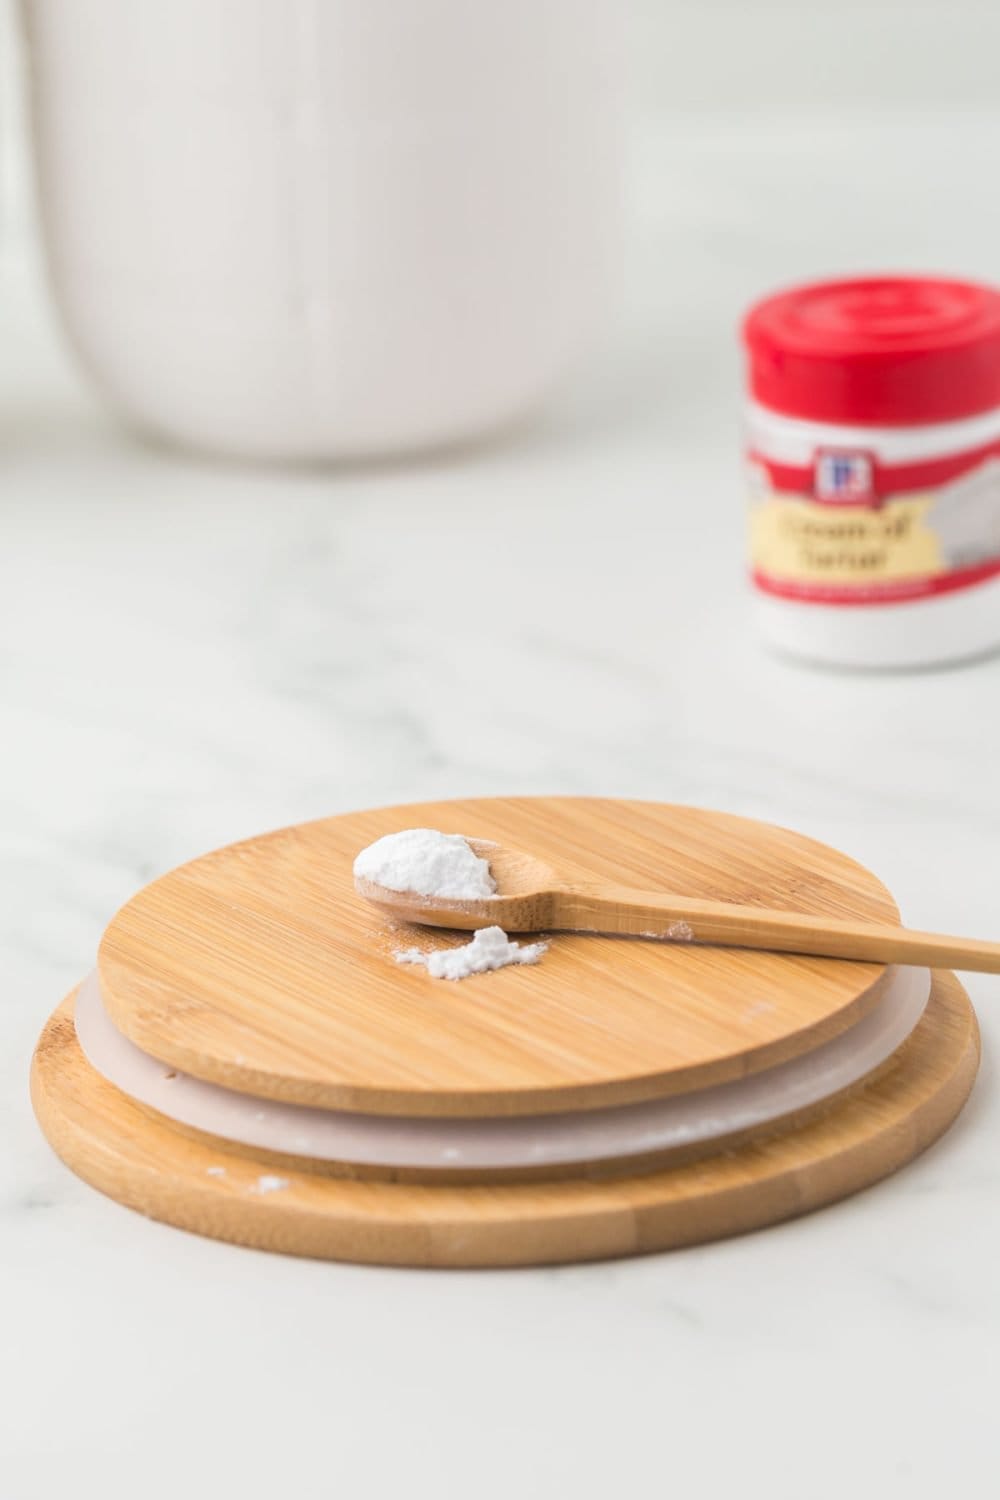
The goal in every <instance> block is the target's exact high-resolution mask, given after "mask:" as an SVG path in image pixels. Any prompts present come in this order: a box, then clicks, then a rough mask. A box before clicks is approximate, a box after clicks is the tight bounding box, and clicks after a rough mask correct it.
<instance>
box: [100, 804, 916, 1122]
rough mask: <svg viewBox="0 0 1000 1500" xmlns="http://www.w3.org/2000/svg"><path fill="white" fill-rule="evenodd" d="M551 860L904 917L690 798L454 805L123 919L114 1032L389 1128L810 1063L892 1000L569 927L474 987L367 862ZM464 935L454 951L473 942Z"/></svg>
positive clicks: (739, 956)
mask: <svg viewBox="0 0 1000 1500" xmlns="http://www.w3.org/2000/svg"><path fill="white" fill-rule="evenodd" d="M421 825H422V826H427V827H435V828H440V829H442V830H443V831H445V832H457V833H464V834H466V835H472V836H475V837H478V838H482V839H488V840H493V841H495V842H497V843H501V844H509V845H510V846H512V847H515V848H520V849H524V850H531V851H532V852H533V853H534V854H536V855H537V856H539V857H540V858H542V859H544V860H545V861H546V863H548V864H549V865H550V866H552V868H553V869H554V870H555V871H556V872H557V873H558V874H559V875H560V876H561V877H565V878H566V879H567V880H569V881H571V882H572V883H574V884H575V885H576V886H578V887H583V886H585V885H586V884H587V882H588V881H590V882H592V883H594V882H596V883H600V884H605V883H612V884H615V885H622V884H626V883H630V884H638V885H641V886H643V887H645V888H647V889H650V888H656V887H657V886H660V887H666V886H668V885H669V887H670V888H671V889H673V890H683V891H684V892H685V893H686V894H688V895H690V896H692V897H694V898H696V899H698V898H700V899H705V900H726V901H734V902H738V903H742V904H745V905H750V906H754V905H756V906H762V905H763V906H771V907H776V908H778V909H787V910H793V911H796V910H797V911H806V912H815V913H817V914H819V915H827V916H833V917H861V918H866V919H869V920H874V921H889V922H892V921H896V920H897V919H898V913H897V912H896V909H895V907H894V905H893V902H892V899H891V897H890V896H889V894H888V892H887V891H886V890H885V889H884V887H883V886H882V885H881V884H880V883H879V882H878V881H877V880H876V879H875V877H874V876H873V875H871V874H869V872H867V871H866V870H864V869H862V868H861V867H860V866H859V865H857V864H855V863H854V862H853V861H852V860H850V859H848V858H846V857H845V856H844V855H841V854H838V853H837V852H835V851H833V850H830V849H827V848H826V847H825V846H823V845H820V844H817V843H815V842H813V841H811V840H808V839H804V838H802V837H801V836H799V835H797V834H794V833H790V832H787V831H785V830H782V829H776V828H770V827H767V826H766V825H763V824H758V823H753V822H750V821H747V820H745V819H740V818H734V817H729V816H725V815H722V814H719V813H710V812H702V811H698V810H696V809H691V808H675V807H668V806H663V805H660V804H653V803H630V802H620V801H602V800H597V799H594V800H591V799H581V798H524V799H496V800H479V801H468V802H442V803H429V804H420V805H417V806H409V807H400V808H386V809H381V810H378V811H372V812H365V813H356V814H351V815H347V816H344V817H337V818H330V819H326V820H323V821H322V822H318V823H311V824H305V825H302V826H300V827H296V828H289V829H284V830H282V831H280V832H278V833H274V834H271V835H267V836H264V837H261V838H257V839H251V840H249V841H248V842H246V843H242V844H236V845H233V846H231V847H229V848H227V849H222V850H219V851H217V852H216V853H214V854H210V855H207V856H206V857H204V858H202V859H199V860H195V861H194V862H193V863H191V864H189V865H186V866H184V867H182V868H181V869H179V870H176V871H174V872H173V873H172V874H170V875H167V876H165V877H163V879H161V880H158V881H156V882H154V883H153V884H152V885H150V886H148V887H147V888H146V889H145V890H144V891H141V892H140V893H139V894H138V895H137V896H136V897H135V898H134V899H133V900H132V901H130V902H129V903H128V904H127V905H126V906H125V907H124V908H123V909H122V910H121V911H120V912H119V913H118V915H117V916H116V917H115V918H114V919H113V920H112V922H111V923H110V925H109V927H108V930H107V932H106V933H105V936H104V940H103V942H102V944H101V949H100V954H99V961H98V972H99V977H100V983H101V988H102V992H103V994H104V998H105V1004H106V1006H107V1009H108V1011H109V1014H110V1015H111V1017H112V1019H113V1021H114V1022H115V1024H116V1025H117V1026H118V1027H119V1028H120V1030H121V1031H123V1032H124V1034H125V1035H126V1036H128V1037H129V1038H130V1039H131V1040H132V1041H133V1042H135V1043H136V1044H137V1045H138V1046H139V1047H141V1048H143V1050H144V1051H146V1052H148V1053H150V1054H152V1055H153V1056H154V1057H157V1058H160V1059H162V1060H163V1061H164V1062H167V1063H169V1064H171V1065H173V1066H176V1067H178V1068H180V1069H183V1070H184V1071H185V1072H188V1073H191V1074H194V1075H195V1076H196V1077H200V1078H205V1079H208V1080H209V1081H211V1082H214V1083H220V1084H223V1085H225V1086H227V1087H229V1088H236V1089H241V1090H243V1091H244V1092H246V1093H251V1094H255V1095H258V1096H262V1097H267V1098H276V1099H285V1100H290V1101H293V1102H296V1103H301V1104H311V1105H316V1106H319V1107H323V1108H328V1109H348V1110H358V1111H361V1112H373V1113H386V1114H405V1115H415V1114H432V1115H494V1114H505V1113H506V1114H534V1113H541V1112H545V1111H568V1110H571V1109H580V1108H590V1107H598V1106H602V1105H610V1104H624V1103H628V1102H631V1101H634V1100H639V1099H647V1098H654V1097H657V1096H659V1095H663V1094H666V1093H670V1092H679V1091H682V1090H685V1089H689V1088H700V1087H703V1086H706V1085H708V1084H711V1083H721V1082H724V1081H726V1080H727V1079H730V1078H734V1077H739V1076H742V1075H743V1074H745V1073H747V1072H751V1071H755V1070H757V1069H759V1068H763V1067H769V1066H771V1065H773V1064H774V1063H777V1062H780V1061H782V1060H784V1059H785V1058H788V1057H792V1056H796V1055H799V1054H800V1053H801V1052H803V1051H806V1050H808V1049H809V1048H811V1047H813V1046H815V1045H816V1044H817V1043H819V1042H820V1041H823V1040H826V1039H827V1038H829V1037H831V1036H833V1035H836V1034H837V1033H838V1032H839V1031H841V1030H843V1029H844V1028H845V1027H846V1026H848V1025H850V1024H851V1023H852V1022H853V1021H855V1020H857V1019H858V1018H859V1017H860V1016H861V1015H862V1014H864V1013H865V1012H866V1011H867V1010H868V1009H870V1008H871V1006H873V1005H874V1004H876V1003H877V1001H878V999H879V998H880V995H881V989H882V982H883V979H884V975H885V972H886V971H885V970H884V968H883V967H882V966H879V965H868V964H856V963H848V962H842V961H838V960H828V959H817V958H804V957H799V956H790V955H779V954H770V953H754V952H747V951H740V950H736V949H730V950H725V949H712V948H704V949H701V948H693V947H691V946H690V945H687V946H685V945H681V944H663V943H650V942H642V941H638V942H630V941H627V940H622V939H605V938H596V937H592V936H586V937H573V936H567V937H559V938H557V939H556V940H555V941H554V942H553V944H552V948H551V950H550V951H549V953H548V954H547V955H546V956H545V958H544V959H543V961H542V962H541V963H540V964H538V965H536V966H534V967H531V968H510V969H506V970H503V971H500V972H497V973H493V974H486V975H480V976H475V977H473V978H470V979H466V980H464V981H462V982H461V983H459V984H450V983H447V982H446V981H441V980H434V979H431V978H430V977H429V976H428V975H427V974H426V972H425V971H424V970H423V969H422V968H421V967H418V966H405V967H404V966H400V965H398V964H396V963H395V961H394V959H393V950H394V949H396V948H399V947H408V946H411V945H412V944H414V943H418V944H423V945H427V946H430V945H432V944H439V943H441V942H442V941H447V939H442V937H441V935H440V934H436V933H426V932H424V931H423V930H420V929H414V928H409V927H405V926H401V927H395V928H394V927H393V925H392V924H391V923H388V922H387V921H386V919H385V918H384V917H383V916H381V915H380V914H379V913H378V912H376V911H374V910H373V909H372V908H371V907H370V906H369V905H368V904H367V903H366V902H364V901H362V900H361V899H360V898H359V897H358V896H357V894H356V893H355V891H354V887H353V879H352V863H353V859H354V856H355V854H356V853H357V852H358V851H359V850H360V849H361V848H362V847H364V846H365V845H366V844H368V843H371V842H372V841H373V840H374V839H376V838H378V837H379V836H380V835H382V834H384V833H388V832H392V831H395V830H399V829H402V828H407V827H414V826H421ZM456 941H457V939H456Z"/></svg>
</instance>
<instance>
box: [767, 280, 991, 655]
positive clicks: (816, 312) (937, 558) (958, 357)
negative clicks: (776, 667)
mask: <svg viewBox="0 0 1000 1500" xmlns="http://www.w3.org/2000/svg"><path fill="white" fill-rule="evenodd" d="M743 338H744V343H745V346H746V350H747V354H748V357H749V411H748V422H747V465H748V471H749V479H750V491H751V502H750V564H751V577H752V584H753V590H754V598H755V609H756V613H757V618H758V623H759V626H760V630H761V632H762V634H763V636H764V638H765V639H766V640H767V641H768V642H769V643H770V644H772V645H773V646H776V647H778V648H779V649H781V650H783V651H786V652H789V653H792V654H794V655H796V656H801V657H805V658H808V659H810V660H813V661H817V662H824V663H828V664H830V665H837V666H845V667H882V668H891V667H919V666H933V665H937V664H941V663H945V662H950V661H958V660H961V659H963V658H968V657H974V656H977V655H980V654H982V653H985V652H987V651H990V650H992V649H995V648H996V647H998V646H1000V292H998V291H996V290H994V289H993V288H991V287H987V286H981V285H977V284H974V283H972V282H966V281H954V280H944V279H936V278H926V277H913V276H881V277H866V278H861V279H853V280H843V281H828V282H816V283H814V284H812V285H808V286H801V287H797V288H794V289H792V290H790V291H786V292H781V293H779V294H777V295H776V296H772V297H769V298H767V299H766V300H764V301H762V302H759V303H757V304H756V306H754V307H753V308H752V309H751V311H750V313H749V314H748V316H747V318H746V320H745V322H744V325H743Z"/></svg>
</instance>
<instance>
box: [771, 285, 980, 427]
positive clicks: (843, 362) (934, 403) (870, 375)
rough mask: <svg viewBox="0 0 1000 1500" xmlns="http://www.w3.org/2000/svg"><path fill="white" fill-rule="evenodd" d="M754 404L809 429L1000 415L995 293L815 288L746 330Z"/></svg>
mask: <svg viewBox="0 0 1000 1500" xmlns="http://www.w3.org/2000/svg"><path fill="white" fill-rule="evenodd" d="M743 339H744V342H745V344H746V346H747V349H748V350H749V353H750V390H751V392H752V394H753V398H754V400H755V401H759V402H760V404H761V405H762V406H767V407H770V408H771V410H773V411H777V412H782V413H784V414H785V415H786V416H790V417H804V418H806V419H807V420H811V421H814V422H844V423H852V424H853V423H865V422H870V423H872V424H877V425H879V426H887V427H891V426H895V425H897V424H898V425H900V426H907V425H910V424H915V423H920V422H950V421H955V420H957V419H960V418H962V417H972V416H975V415H977V413H979V412H984V411H990V410H991V409H993V408H995V407H1000V292H997V291H994V290H993V289H992V288H991V287H987V286H977V285H976V284H975V283H974V282H971V281H944V280H937V279H935V278H931V277H920V276H877V277H862V278H859V279H857V280H848V281H818V282H814V283H813V284H812V285H811V286H802V287H795V288H793V289H792V290H791V291H788V292H779V293H778V294H777V295H776V296H774V297H768V298H766V299H765V301H763V302H758V303H757V305H756V306H755V307H753V308H751V309H750V312H749V314H748V315H747V318H746V321H745V322H744V324H743Z"/></svg>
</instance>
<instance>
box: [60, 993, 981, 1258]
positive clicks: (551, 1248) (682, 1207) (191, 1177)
mask: <svg viewBox="0 0 1000 1500" xmlns="http://www.w3.org/2000/svg"><path fill="white" fill-rule="evenodd" d="M978 1061H979V1033H978V1028H977V1026H976V1019H975V1015H974V1012H973V1010H972V1007H971V1005H970V1004H969V1001H968V998H967V996H966V994H965V991H964V990H963V989H962V987H961V985H960V984H959V983H958V981H957V980H956V979H955V977H954V975H951V974H945V973H937V974H936V975H935V976H934V987H933V990H932V993H931V999H930V1002H929V1004H928V1007H927V1010H926V1012H925V1013H924V1017H923V1020H922V1021H921V1022H920V1024H919V1025H918V1027H917V1029H916V1031H915V1032H914V1033H913V1034H912V1035H911V1037H910V1038H909V1039H908V1040H907V1041H906V1042H904V1044H903V1046H902V1047H900V1048H899V1050H898V1052H896V1053H895V1054H894V1057H893V1059H892V1060H891V1061H890V1063H888V1064H887V1065H886V1066H885V1067H884V1068H883V1069H882V1070H880V1071H879V1073H878V1074H877V1075H876V1076H875V1077H874V1078H873V1080H872V1082H871V1083H870V1085H869V1086H868V1087H867V1088H865V1089H862V1090H860V1091H858V1092H856V1093H853V1094H851V1095H849V1096H848V1097H847V1098H846V1099H843V1100H840V1101H836V1102H834V1103H832V1104H831V1105H830V1108H829V1110H828V1112H827V1113H826V1114H824V1115H822V1116H819V1117H817V1118H815V1119H813V1120H812V1121H811V1122H810V1123H808V1124H806V1125H803V1126H799V1127H798V1128H793V1129H791V1130H788V1131H786V1132H784V1133H782V1134H776V1135H771V1136H769V1137H767V1138H766V1139H764V1140H763V1141H761V1142H759V1143H756V1144H746V1145H742V1146H740V1147H738V1148H737V1149H735V1150H731V1151H727V1152H726V1153H724V1154H722V1155H719V1156H714V1157H708V1158H703V1159H701V1160H700V1161H697V1162H694V1163H691V1164H688V1165H682V1166H677V1167H673V1168H671V1169H670V1170H667V1171H660V1172H655V1173H651V1174H649V1175H646V1176H640V1177H631V1178H616V1179H613V1180H609V1181H595V1182H586V1181H578V1180H569V1181H559V1182H545V1183H522V1184H517V1185H506V1184H504V1185H501V1186H489V1187H486V1186H465V1187H454V1186H446V1187H432V1186H423V1185H414V1184H412V1183H387V1182H363V1181H356V1180H352V1179H341V1178H334V1177H329V1176H324V1175H322V1174H318V1173H317V1174H313V1173H310V1172H304V1171H300V1172H289V1173H288V1174H287V1176H284V1177H276V1176H275V1169H274V1167H273V1166H272V1165H269V1164H268V1163H266V1162H255V1161H254V1160H253V1159H252V1158H251V1157H248V1156H247V1155H245V1154H237V1153H234V1152H228V1151H227V1150H226V1148H225V1146H224V1145H223V1144H222V1143H220V1142H211V1143H209V1142H204V1141H199V1140H196V1139H193V1138H192V1137H190V1136H188V1135H185V1134H182V1133H181V1132H179V1131H176V1130H173V1129H171V1128H170V1127H169V1126H168V1125H166V1124H165V1123H164V1122H162V1120H157V1119H155V1118H154V1117H152V1116H151V1115H148V1114H146V1113H145V1112H144V1111H143V1110H141V1109H140V1108H139V1107H138V1106H136V1105H135V1104H133V1103H132V1102H131V1100H129V1099H128V1098H127V1097H126V1095H124V1094H122V1093H120V1092H119V1090H117V1089H116V1088H114V1087H113V1086H112V1085H111V1084H109V1083H106V1082H105V1081H104V1080H103V1079H102V1078H101V1077H100V1075H99V1074H98V1073H96V1072H95V1071H94V1070H93V1069H92V1068H91V1067H90V1065H89V1064H88V1063H87V1062H86V1060H85V1059H84V1057H83V1054H82V1052H81V1051H80V1048H79V1045H78V1043H77V1041H76V1035H75V1032H74V1029H73V1020H72V997H71V998H70V999H69V1000H67V1001H66V1002H64V1004H63V1005H62V1006H61V1007H60V1008H59V1009H58V1010H57V1011H56V1012H55V1014H54V1015H53V1017H52V1018H51V1020H50V1021H49V1023H48V1025H47V1027H46V1029H45V1031H44V1033H43V1035H42V1038H41V1040H40V1042H39V1044H38V1049H37V1051H36V1053H35V1058H34V1064H33V1068H32V1098H33V1100H34V1105H35V1111H36V1114H37V1115H38V1119H39V1121H40V1123H41V1125H42V1129H43V1130H44V1131H45V1134H46V1136H47V1137H48V1139H49V1141H50V1143H51V1144H52V1146H53V1147H54V1149H55V1150H56V1151H57V1152H58V1153H59V1155H60V1156H61V1157H62V1158H63V1160H64V1161H65V1162H66V1163H67V1165H68V1166H70V1167H71V1168H72V1169H73V1170H74V1171H75V1172H76V1173H77V1174H78V1175H79V1176H80V1177H82V1178H84V1180H85V1181H87V1182H89V1183H91V1184H92V1185H93V1186H94V1187H96V1188H98V1189H100V1191H101V1192H104V1193H107V1194H108V1195H109V1196H110V1197H112V1198H115V1199H117V1201H118V1202H119V1203H123V1204H125V1205H127V1206H128V1207H130V1208H134V1209H138V1210H139V1211H140V1212H141V1213H144V1214H147V1215H148V1216H149V1217H151V1218H154V1219H160V1220H163V1221H164V1222H166V1223H169V1224H174V1225H177V1226H179V1227H180V1228H184V1229H189V1230H193V1231H194V1232H195V1233H198V1234H204V1235H209V1236H211V1237H213V1238H215V1239H221V1240H229V1241H232V1242H234V1243H236V1244H241V1245H250V1246H254V1247H256V1248H258V1249H264V1250H275V1251H280V1252H283V1253H285V1254H289V1255H307V1256H314V1257H320V1258H326V1259H331V1260H353V1261H367V1262H373V1263H378V1264H387V1265H411V1266H514V1265H542V1264H551V1263H555V1262H560V1261H580V1260H597V1259H603V1258H606V1257H610V1256H619V1255H633V1254H640V1253H642V1252H646V1251H653V1250H665V1249H668V1248H671V1247H674V1246H678V1245H689V1244H695V1243H698V1242H699V1241H704V1240H710V1239H716V1238H722V1237H724V1236H727V1235H733V1234H738V1233H740V1232H742V1231H745V1230H749V1229H757V1228H761V1227H763V1226H764V1225H767V1224H773V1223H776V1222H778V1221H779V1220H782V1219H787V1218H791V1217H793V1216H795V1215H798V1214H802V1213H806V1212H808V1211H809V1210H810V1209H814V1208H818V1207H820V1206H821V1205H822V1204H824V1203H830V1202H832V1201H834V1200H835V1199H838V1198H843V1197H845V1196H847V1195H848V1194H849V1193H852V1192H856V1191H857V1190H858V1189H859V1188H863V1187H866V1186H868V1185H869V1184H870V1183H873V1182H875V1181H877V1180H878V1179H879V1178H881V1177H885V1176H887V1175H888V1174H889V1173H890V1172H893V1171H895V1170H896V1169H897V1168H898V1167H901V1166H903V1165H904V1163H906V1162H908V1161H910V1160H911V1159H912V1158H913V1157H914V1156H916V1155H917V1154H918V1153H919V1152H920V1151H922V1150H923V1149H924V1148H925V1147H926V1146H928V1145H930V1143H931V1142H932V1141H934V1140H935V1139H936V1138H937V1137H938V1136H939V1135H940V1134H941V1133H942V1132H943V1131H944V1130H945V1129H947V1127H948V1125H949V1124H950V1123H951V1122H952V1120H953V1119H954V1118H955V1116H956V1115H957V1114H958V1112H959V1110H960V1109H961V1108H962V1105H963V1104H964V1103H965V1100H966V1098H967V1097H968V1094H969V1091H970V1089H971V1087H972V1084H973V1081H974V1079H975V1075H976V1068H977V1066H978Z"/></svg>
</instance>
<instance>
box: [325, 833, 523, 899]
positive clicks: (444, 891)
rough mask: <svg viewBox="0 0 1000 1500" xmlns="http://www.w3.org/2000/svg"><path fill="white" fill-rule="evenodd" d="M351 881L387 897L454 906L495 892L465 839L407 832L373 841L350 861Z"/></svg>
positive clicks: (486, 867)
mask: <svg viewBox="0 0 1000 1500" xmlns="http://www.w3.org/2000/svg"><path fill="white" fill-rule="evenodd" d="M354 878H355V880H367V881H370V882H371V884H372V885H381V886H384V887H385V889H386V890H387V891H405V892H409V893H412V894H413V895H416V896H441V897H444V898H446V899H447V898H450V899H451V900H453V901H482V900H484V899H486V898H488V897H490V896H495V895H496V889H497V883H496V881H495V880H494V879H493V876H492V875H491V874H490V867H489V862H488V861H487V860H485V859H480V857H479V855H478V854H477V853H476V851H475V850H474V849H473V848H472V847H471V845H470V844H469V841H468V840H467V839H463V838H462V837H461V835H459V834H457V833H438V832H437V831H436V829H433V828H406V829H404V830H403V832H402V833H387V834H386V835H385V837H384V838H380V839H376V841H375V843H374V844H369V846H368V848H367V849H362V851H361V853H360V854H359V855H358V857H357V859H356V860H355V861H354Z"/></svg>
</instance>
